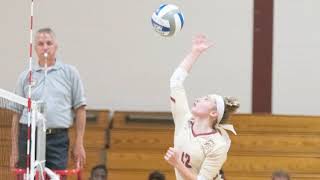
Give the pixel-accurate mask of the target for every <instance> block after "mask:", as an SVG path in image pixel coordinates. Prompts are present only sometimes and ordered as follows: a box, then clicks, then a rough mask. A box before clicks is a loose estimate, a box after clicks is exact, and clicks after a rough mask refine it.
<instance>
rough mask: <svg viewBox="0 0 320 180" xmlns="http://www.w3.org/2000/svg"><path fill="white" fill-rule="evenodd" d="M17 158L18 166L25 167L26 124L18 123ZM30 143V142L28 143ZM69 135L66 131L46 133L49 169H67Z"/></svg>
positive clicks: (47, 165) (47, 164)
mask: <svg viewBox="0 0 320 180" xmlns="http://www.w3.org/2000/svg"><path fill="white" fill-rule="evenodd" d="M19 129H20V131H19V140H18V141H19V142H18V145H19V160H18V168H26V166H27V164H26V161H27V138H28V126H27V125H23V124H20V125H19ZM30 145H31V144H30ZM68 150H69V136H68V131H67V130H66V131H62V132H59V133H55V134H47V139H46V167H47V168H49V169H51V170H63V169H67V165H68Z"/></svg>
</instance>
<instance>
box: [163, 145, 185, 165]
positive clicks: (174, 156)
mask: <svg viewBox="0 0 320 180" xmlns="http://www.w3.org/2000/svg"><path fill="white" fill-rule="evenodd" d="M180 157H181V151H179V150H177V149H175V148H173V147H169V149H168V150H167V153H166V155H165V156H164V159H165V160H166V161H167V162H168V163H169V164H170V165H171V166H173V167H176V166H177V165H178V164H179V163H181V161H180Z"/></svg>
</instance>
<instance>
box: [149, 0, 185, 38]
mask: <svg viewBox="0 0 320 180" xmlns="http://www.w3.org/2000/svg"><path fill="white" fill-rule="evenodd" d="M151 23H152V26H153V29H154V30H155V31H156V32H157V33H159V34H160V35H161V36H165V37H170V36H173V35H175V34H176V33H177V32H179V31H181V29H182V27H183V24H184V17H183V14H182V12H181V11H180V9H179V8H178V6H176V5H173V4H161V5H160V7H159V8H158V9H156V10H155V11H154V12H153V14H152V17H151Z"/></svg>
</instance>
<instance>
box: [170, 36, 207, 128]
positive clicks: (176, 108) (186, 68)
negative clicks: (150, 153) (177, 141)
mask: <svg viewBox="0 0 320 180" xmlns="http://www.w3.org/2000/svg"><path fill="white" fill-rule="evenodd" d="M211 46H212V43H211V42H209V41H208V40H207V39H206V37H205V36H204V35H197V36H196V37H194V38H193V40H192V49H191V51H190V52H189V53H188V54H187V56H186V57H185V58H184V59H183V60H182V62H181V63H180V65H179V66H178V67H177V69H176V70H175V72H174V73H173V75H172V76H171V79H170V89H171V95H170V96H171V97H170V99H171V111H172V115H173V118H174V123H175V130H176V132H177V131H178V130H179V129H180V128H181V126H182V124H183V122H184V121H185V120H187V119H188V117H189V116H190V115H191V113H190V110H189V107H188V101H187V97H186V92H185V89H184V86H183V82H184V80H185V79H186V77H187V76H188V73H189V72H190V70H191V68H192V66H193V64H194V63H195V62H196V60H197V59H198V57H199V56H200V55H201V53H202V52H204V51H205V50H207V49H208V48H209V47H211Z"/></svg>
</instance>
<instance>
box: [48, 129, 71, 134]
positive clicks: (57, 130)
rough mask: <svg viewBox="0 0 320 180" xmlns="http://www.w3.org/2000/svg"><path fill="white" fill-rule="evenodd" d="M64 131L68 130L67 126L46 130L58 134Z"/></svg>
mask: <svg viewBox="0 0 320 180" xmlns="http://www.w3.org/2000/svg"><path fill="white" fill-rule="evenodd" d="M63 132H68V129H67V128H49V129H47V130H46V134H47V135H48V134H58V133H63Z"/></svg>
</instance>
